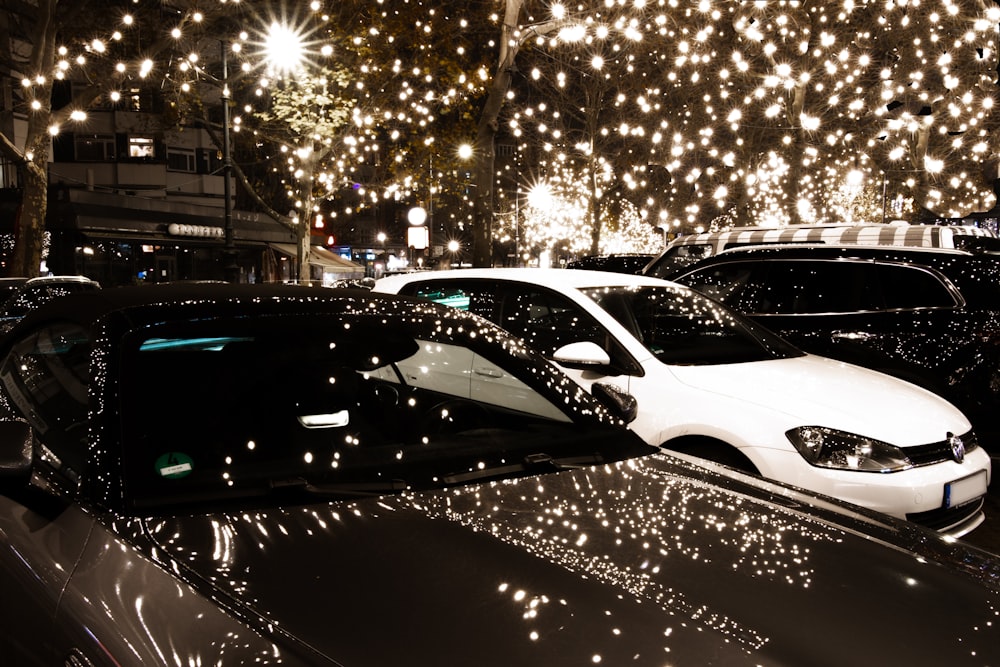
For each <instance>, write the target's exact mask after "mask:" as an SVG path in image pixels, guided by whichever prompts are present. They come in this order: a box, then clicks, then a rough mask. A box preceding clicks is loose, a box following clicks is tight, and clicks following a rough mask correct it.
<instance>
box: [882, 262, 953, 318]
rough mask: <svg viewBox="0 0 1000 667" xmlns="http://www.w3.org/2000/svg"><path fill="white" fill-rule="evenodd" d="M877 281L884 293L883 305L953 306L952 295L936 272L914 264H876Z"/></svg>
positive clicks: (899, 306)
mask: <svg viewBox="0 0 1000 667" xmlns="http://www.w3.org/2000/svg"><path fill="white" fill-rule="evenodd" d="M877 269H878V283H879V285H881V286H882V293H883V294H884V295H885V308H886V309H889V310H892V309H912V308H953V307H954V306H955V305H956V304H955V297H954V296H953V295H952V293H951V291H950V290H949V289H948V287H947V286H946V285H945V284H944V283H943V282H941V279H940V278H938V277H937V276H936V275H934V274H933V273H931V272H930V271H927V270H926V269H922V268H920V267H915V266H898V265H894V264H879V265H878V266H877Z"/></svg>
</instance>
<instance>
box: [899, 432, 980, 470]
mask: <svg viewBox="0 0 1000 667" xmlns="http://www.w3.org/2000/svg"><path fill="white" fill-rule="evenodd" d="M961 438H962V442H964V443H965V452H966V453H969V452H971V451H972V450H974V449H976V448H977V447H979V441H978V440H977V439H976V434H975V433H973V432H972V431H969V432H968V433H964V434H963V435H962V436H961ZM903 453H904V454H906V456H907V458H909V459H910V462H911V463H913V465H914V466H928V465H931V464H934V463H941V462H942V461H954V460H955V456H954V455H953V454H952V452H951V445H950V444H948V441H947V440H942V441H941V442H932V443H931V444H929V445H917V446H916V447H904V448H903Z"/></svg>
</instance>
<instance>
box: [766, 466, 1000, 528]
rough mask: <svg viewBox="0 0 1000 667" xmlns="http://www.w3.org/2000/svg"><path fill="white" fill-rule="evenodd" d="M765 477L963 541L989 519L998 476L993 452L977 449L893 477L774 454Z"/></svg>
mask: <svg viewBox="0 0 1000 667" xmlns="http://www.w3.org/2000/svg"><path fill="white" fill-rule="evenodd" d="M768 459H770V460H769V461H768V463H769V465H768V466H767V470H766V471H765V470H763V469H762V470H761V472H762V473H763V475H764V476H765V477H769V478H771V479H776V480H779V481H782V482H785V483H788V484H792V485H795V486H798V487H801V488H804V489H807V490H809V491H814V492H818V493H822V494H825V495H828V496H832V497H834V498H838V499H841V500H846V501H847V502H850V503H854V504H855V505H861V506H863V507H867V508H869V509H873V510H876V511H879V512H883V513H885V514H891V515H892V516H896V517H899V518H901V519H907V520H909V521H913V522H914V523H918V524H921V525H924V526H927V527H928V528H932V529H934V530H937V531H939V532H942V533H945V534H948V535H951V536H953V537H960V536H962V535H964V534H967V533H968V532H970V531H971V530H973V529H974V528H976V527H977V526H978V525H979V524H981V523H982V521H983V518H984V517H983V515H982V504H983V502H982V500H983V496H985V495H986V490H987V486H988V485H989V483H990V481H991V478H992V466H991V461H990V456H989V454H988V453H987V452H986V451H985V450H984V449H983V448H982V447H977V448H976V449H974V450H972V451H971V452H969V453H968V454H966V456H965V460H964V461H963V462H962V463H957V462H955V461H942V462H939V463H933V464H930V465H924V466H917V467H914V468H910V469H909V470H901V471H899V472H891V473H874V472H852V471H849V470H834V469H829V468H818V467H815V466H812V465H809V463H807V462H806V461H805V459H803V458H802V457H801V456H799V454H798V453H797V452H791V451H781V450H770V451H769V452H768Z"/></svg>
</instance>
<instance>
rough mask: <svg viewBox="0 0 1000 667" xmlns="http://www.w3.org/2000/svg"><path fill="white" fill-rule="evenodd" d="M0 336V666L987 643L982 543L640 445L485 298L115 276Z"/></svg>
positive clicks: (811, 651) (842, 660)
mask: <svg viewBox="0 0 1000 667" xmlns="http://www.w3.org/2000/svg"><path fill="white" fill-rule="evenodd" d="M0 347H2V349H0V387H2V392H0V393H2V397H3V398H4V399H5V400H6V402H7V403H8V405H7V409H8V410H9V411H10V414H8V415H7V416H8V417H9V419H8V420H5V421H0V492H2V495H0V590H2V591H3V595H2V596H0V623H2V627H3V630H4V631H3V633H0V655H2V656H3V660H4V664H10V665H18V666H21V665H56V664H59V665H88V666H91V667H103V666H110V665H119V666H121V665H124V666H133V665H135V666H139V665H141V666H143V667H149V666H166V665H170V666H176V665H224V666H226V667H230V666H237V665H272V666H273V665H283V666H292V665H295V666H298V665H331V666H332V665H341V666H344V667H354V666H357V665H373V666H379V667H381V666H384V665H437V664H442V663H445V662H446V663H449V664H465V665H477V666H483V667H491V666H494V665H496V666H503V667H509V666H510V665H556V664H560V665H594V664H607V665H622V664H630V665H657V666H660V665H663V664H665V663H664V661H667V663H669V664H678V665H693V664H697V665H702V664H720V665H795V666H799V665H804V664H809V665H837V666H842V665H845V664H850V665H861V664H871V665H886V664H948V665H965V664H968V665H982V664H998V663H1000V623H997V610H998V609H1000V560H998V559H997V558H996V557H994V556H992V555H990V554H988V553H986V552H984V551H980V550H978V549H975V548H973V547H970V546H967V545H965V544H963V543H962V542H955V541H953V540H944V539H942V538H941V537H940V536H938V535H936V534H935V533H932V532H929V531H926V530H924V529H921V528H919V527H917V526H914V525H913V524H909V523H906V522H903V521H899V520H896V519H892V518H891V517H887V516H885V515H881V514H876V513H873V512H869V511H867V510H864V509H861V508H858V507H854V506H848V505H844V504H840V503H837V502H836V501H833V500H830V499H827V498H820V497H815V496H810V495H808V494H806V493H803V492H801V491H797V490H795V489H791V488H789V487H784V486H781V485H779V484H775V483H773V482H767V481H764V480H760V479H758V478H752V477H748V476H740V475H737V474H735V473H733V475H732V476H730V475H722V474H720V473H718V472H713V471H710V470H708V469H705V468H701V467H698V466H695V465H693V464H689V463H685V462H683V461H681V460H679V459H675V458H674V457H672V456H670V455H667V454H664V453H658V452H655V451H654V450H652V449H651V448H649V447H648V446H646V445H645V444H643V443H642V442H641V441H639V440H638V438H637V437H636V436H634V435H633V434H632V433H630V432H629V431H628V430H627V429H626V428H625V426H624V423H625V421H627V419H628V417H629V415H630V413H631V407H630V402H629V401H628V400H627V399H628V397H627V396H622V395H613V394H611V393H607V394H602V396H603V400H602V401H600V402H599V401H597V400H595V399H594V398H592V397H591V396H590V395H588V394H587V393H586V392H585V391H583V390H582V389H581V388H580V387H579V385H577V384H576V383H574V382H572V381H571V380H569V379H568V378H567V377H566V376H564V375H562V374H561V373H560V372H559V371H557V370H556V369H555V368H554V367H553V366H552V365H550V364H548V363H547V362H546V361H545V360H544V359H542V358H541V357H539V356H538V355H536V354H535V353H533V352H531V351H530V350H528V349H526V347H525V345H524V343H523V342H521V341H520V340H519V339H517V338H513V337H511V336H510V335H508V334H505V333H504V332H503V331H502V330H500V329H498V328H496V327H494V326H493V325H491V324H489V323H487V322H486V321H485V320H482V319H480V318H478V317H476V316H475V315H471V314H467V313H461V312H459V311H457V310H454V309H450V308H445V307H443V306H438V305H435V304H431V303H427V302H421V301H414V300H409V299H405V298H402V297H394V296H388V295H379V294H372V293H371V292H367V291H363V290H360V291H359V290H346V289H345V290H320V291H317V290H315V289H310V288H305V287H291V286H277V287H268V286H249V285H198V286H181V285H178V286H174V287H170V286H164V287H158V286H151V287H137V288H115V289H109V290H102V291H101V292H93V293H89V294H77V295H71V296H67V297H65V298H62V299H57V300H54V301H52V302H50V303H49V304H46V305H44V306H42V307H40V308H39V309H37V310H35V311H33V312H32V313H30V314H29V315H28V316H26V317H25V318H24V320H22V321H21V322H20V323H19V324H18V325H17V327H16V328H15V330H14V331H13V332H12V333H11V334H10V336H9V337H8V338H6V339H5V340H4V342H3V344H2V346H0Z"/></svg>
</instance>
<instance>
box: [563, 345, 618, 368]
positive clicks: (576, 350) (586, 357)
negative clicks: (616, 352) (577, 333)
mask: <svg viewBox="0 0 1000 667" xmlns="http://www.w3.org/2000/svg"><path fill="white" fill-rule="evenodd" d="M552 359H553V360H555V361H556V362H557V363H560V364H563V365H566V366H608V365H610V364H611V357H609V356H608V353H607V352H605V351H604V350H603V349H602V348H601V346H600V345H598V344H597V343H593V342H591V341H580V342H578V343H569V344H568V345H563V346H562V347H560V348H559V349H558V350H556V351H555V354H553V355H552Z"/></svg>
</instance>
